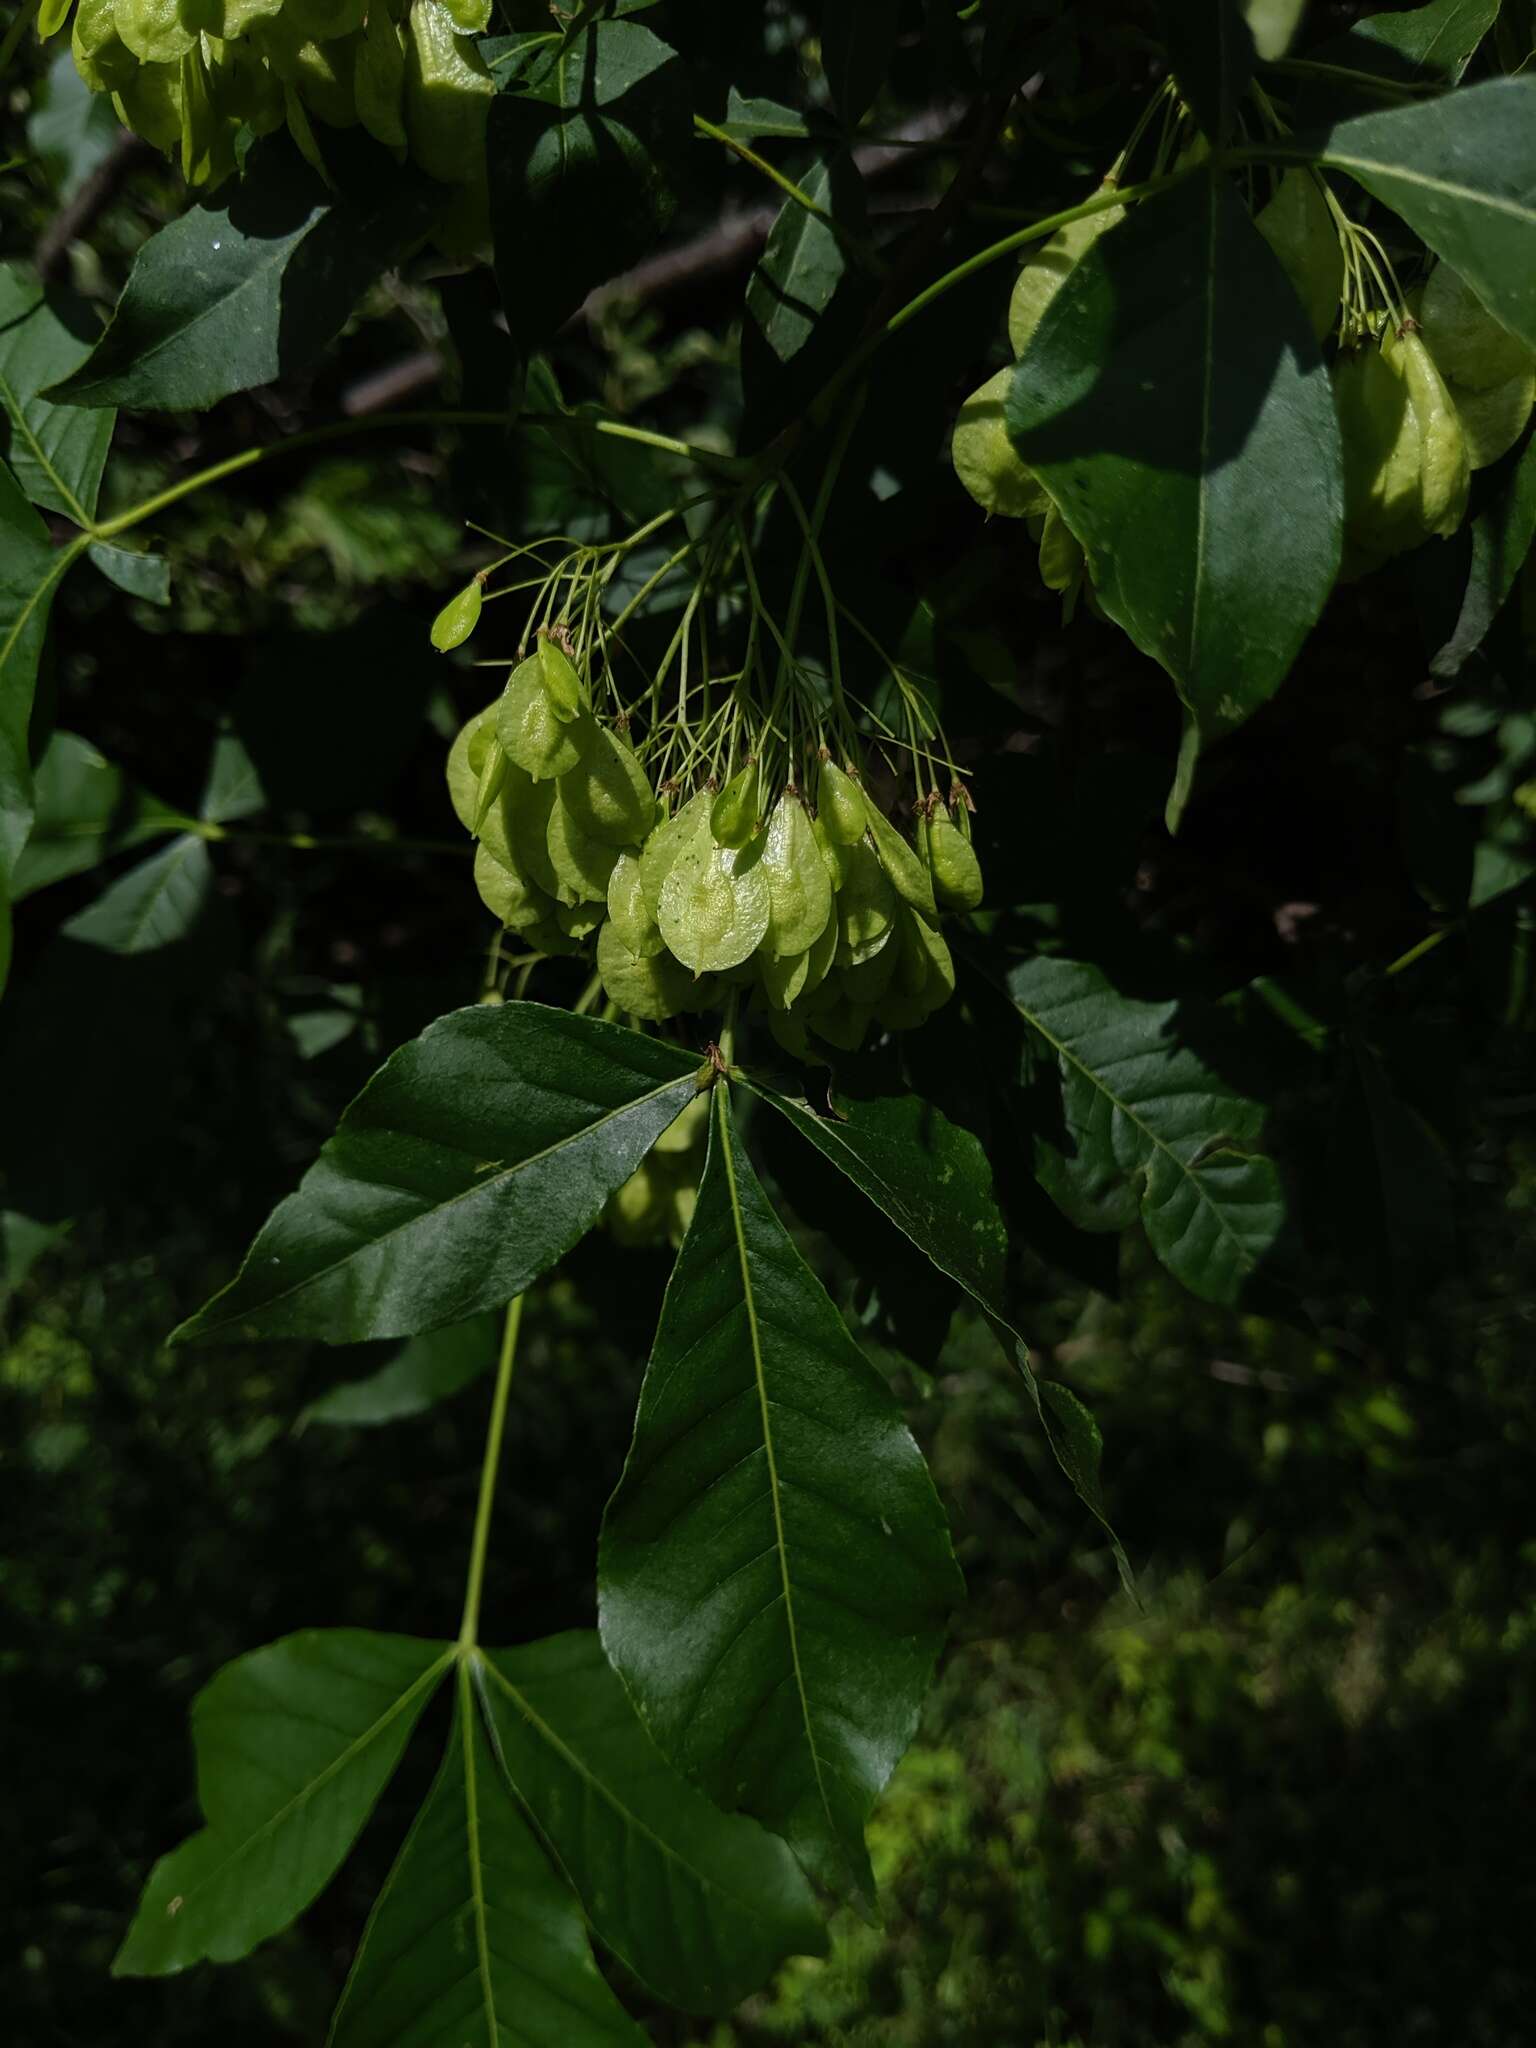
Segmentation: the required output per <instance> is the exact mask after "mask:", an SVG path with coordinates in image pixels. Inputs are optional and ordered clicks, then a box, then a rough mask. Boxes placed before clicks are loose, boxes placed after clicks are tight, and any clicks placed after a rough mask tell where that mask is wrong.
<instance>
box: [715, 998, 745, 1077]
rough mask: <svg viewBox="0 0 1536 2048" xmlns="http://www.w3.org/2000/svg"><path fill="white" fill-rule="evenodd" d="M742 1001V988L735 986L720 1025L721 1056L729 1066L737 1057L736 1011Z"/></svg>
mask: <svg viewBox="0 0 1536 2048" xmlns="http://www.w3.org/2000/svg"><path fill="white" fill-rule="evenodd" d="M740 1003H741V991H740V989H736V988H733V989H732V990H731V993H730V996H729V998H728V999H727V1001H726V1005H725V1019H724V1021H723V1023H722V1024H721V1026H720V1057H721V1059H723V1060H724V1061H725V1064H726V1066H727V1067H729V1066H730V1065H731V1064H732V1062H733V1061H734V1060H735V1058H736V1011H737V1009H738V1008H739V1006H740Z"/></svg>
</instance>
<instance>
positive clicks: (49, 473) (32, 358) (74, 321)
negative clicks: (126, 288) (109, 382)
mask: <svg viewBox="0 0 1536 2048" xmlns="http://www.w3.org/2000/svg"><path fill="white" fill-rule="evenodd" d="M61 313H67V314H68V316H69V321H70V324H69V325H68V326H66V325H65V322H64V320H63V319H62V318H61V317H60V314H61ZM95 334H96V321H95V318H94V316H93V315H92V314H91V313H90V311H89V309H88V308H86V307H84V306H81V305H79V304H78V303H77V302H75V301H73V300H70V299H68V298H66V297H64V296H63V295H59V294H55V295H53V297H52V298H51V299H50V298H45V297H44V294H43V288H42V286H41V285H40V284H38V283H36V282H35V281H34V280H33V279H32V278H29V277H27V276H26V275H25V274H24V273H23V272H22V271H20V270H18V269H17V267H16V266H15V265H14V264H12V263H6V264H0V405H3V406H4V408H5V412H6V416H7V418H8V419H9V421H10V435H11V445H10V461H11V469H12V471H13V473H14V475H15V478H16V481H17V483H19V484H20V485H21V488H22V489H23V490H24V491H25V492H26V494H27V496H28V497H29V498H30V499H31V500H32V502H33V504H34V505H41V506H43V507H44V509H45V510H47V511H49V512H59V513H62V514H63V516H64V517H65V518H66V519H72V520H73V521H74V522H75V524H76V525H77V526H88V525H89V524H90V522H91V521H92V519H94V518H95V516H96V494H97V492H98V490H99V489H100V486H101V473H102V470H103V469H104V468H105V467H106V461H107V449H108V447H109V445H110V443H111V440H112V428H113V424H114V415H113V414H112V413H110V412H98V413H88V412H81V411H80V410H79V409H78V408H77V407H75V406H69V405H54V404H52V403H51V402H50V401H49V400H48V399H46V398H41V397H39V395H38V394H39V392H41V391H42V389H43V387H44V386H45V385H48V384H53V383H56V382H57V381H58V380H59V379H60V378H61V377H67V376H68V375H69V373H70V371H71V370H73V369H74V368H75V367H76V365H77V364H79V363H81V362H83V361H84V359H85V358H86V356H88V355H89V354H90V352H91V343H92V341H93V340H94V339H95Z"/></svg>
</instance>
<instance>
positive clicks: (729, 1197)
mask: <svg viewBox="0 0 1536 2048" xmlns="http://www.w3.org/2000/svg"><path fill="white" fill-rule="evenodd" d="M960 1590H961V1587H960V1576H959V1572H958V1569H957V1567H956V1565H955V1561H954V1557H953V1554H952V1552H951V1549H950V1543H949V1532H948V1529H947V1528H946V1526H945V1520H944V1511H943V1509H942V1507H941V1506H940V1504H939V1500H938V1496H937V1495H936V1493H935V1492H934V1488H933V1482H932V1480H931V1479H930V1477H929V1475H928V1470H927V1467H926V1466H925V1465H924V1463H923V1458H922V1454H921V1452H920V1451H919V1450H918V1448H917V1446H916V1444H915V1443H914V1442H913V1441H912V1438H911V1436H910V1435H909V1434H908V1432H907V1428H906V1425H905V1424H904V1422H903V1421H902V1418H901V1415H900V1412H899V1410H898V1409H897V1406H896V1403H895V1401H894V1400H893V1399H892V1397H891V1394H890V1392H889V1390H888V1389H887V1387H886V1386H885V1384H884V1383H883V1381H882V1380H881V1379H880V1377H879V1375H878V1374H877V1373H876V1372H875V1370H874V1368H873V1367H872V1366H871V1365H870V1364H869V1363H868V1361H867V1360H866V1359H865V1357H864V1355H863V1353H862V1352H861V1351H860V1350H859V1348H858V1346H857V1345H856V1344H855V1343H854V1342H853V1339H852V1338H851V1337H850V1336H849V1334H848V1332H847V1330H846V1329H845V1327H844V1325H843V1322H842V1318H841V1317H840V1316H839V1315H838V1313H837V1310H836V1309H835V1308H834V1307H833V1305H832V1303H831V1301H830V1300H829V1299H828V1297H827V1294H826V1292H825V1290H824V1289H823V1287H822V1286H821V1283H820V1282H819V1281H818V1280H817V1279H816V1277H815V1275H814V1274H813V1273H812V1272H811V1270H810V1268H809V1267H808V1266H807V1265H806V1264H805V1262H804V1260H803V1259H802V1258H801V1257H800V1255H799V1253H798V1252H797V1251H796V1250H795V1247H794V1245H793V1243H792V1242H791V1240H790V1238H789V1235H788V1233H787V1232H786V1231H785V1229H784V1226H783V1225H782V1224H781V1223H780V1222H779V1220H778V1218H777V1216H775V1214H774V1213H773V1210H772V1209H771V1207H770V1206H769V1204H768V1200H767V1198H766V1196H765V1195H764V1193H763V1190H762V1188H761V1186H760V1185H759V1183H758V1181H757V1178H756V1176H755V1174H754V1173H753V1172H752V1169H751V1167H750V1165H749V1164H748V1162H747V1160H746V1158H745V1156H744V1155H743V1153H742V1151H741V1147H740V1142H739V1140H738V1138H737V1135H736V1131H735V1127H734V1125H733V1123H732V1120H731V1115H730V1110H729V1106H728V1104H727V1102H726V1100H725V1098H724V1095H723V1094H721V1095H719V1097H718V1099H717V1100H716V1102H715V1103H714V1105H713V1115H712V1119H711V1127H710V1145H709V1155H708V1159H707V1161H706V1163H705V1168H704V1176H703V1180H702V1182H701V1184H700V1187H699V1195H698V1206H697V1208H696V1210H695V1212H694V1217H693V1222H692V1224H691V1226H690V1228H689V1231H688V1235H687V1237H686V1238H685V1239H684V1241H683V1248H682V1250H681V1252H680V1253H679V1254H678V1259H677V1265H676V1267H675V1269H674V1271H673V1274H672V1279H671V1282H670V1284H669V1286H668V1289H667V1295H666V1301H665V1304H664V1306H663V1308H662V1315H661V1322H660V1325H659V1327H658V1329H657V1332H656V1342H655V1347H654V1349H653V1351H652V1353H651V1361H650V1365H649V1367H648V1368H647V1371H646V1377H645V1383H644V1386H643V1387H642V1389H641V1394H640V1407H639V1413H638V1415H637V1417H636V1422H635V1438H634V1443H633V1445H632V1446H631V1449H630V1454H629V1459H628V1462H627V1463H626V1465H625V1468H624V1475H623V1477H622V1479H621V1480H620V1482H619V1485H618V1488H617V1490H616V1492H615V1493H614V1496H613V1499H612V1500H611V1501H610V1502H609V1504H608V1512H607V1516H606V1519H605V1522H604V1527H603V1539H602V1546H601V1551H600V1555H599V1608H600V1615H601V1624H602V1632H603V1646H604V1648H605V1649H606V1650H607V1652H608V1655H609V1658H610V1660H611V1661H612V1662H613V1664H614V1666H615V1668H616V1669H617V1670H618V1671H619V1673H620V1675H621V1676H622V1677H623V1679H624V1682H625V1684H626V1685H627V1686H628V1688H629V1691H630V1694H631V1697H632V1698H633V1699H634V1701H635V1704H636V1706H637V1707H638V1708H639V1710H640V1715H641V1718H642V1720H643V1721H644V1722H645V1725H646V1727H647V1729H648V1730H649V1732H650V1734H651V1735H652V1737H653V1738H654V1740H655V1742H656V1744H657V1746H658V1747H659V1748H660V1749H661V1751H662V1753H663V1754H664V1755H665V1756H666V1757H668V1758H669V1759H670V1760H671V1762H673V1763H674V1764H676V1765H677V1766H678V1768H679V1769H681V1770H683V1771H685V1772H686V1773H687V1774H688V1775H689V1776H691V1777H693V1778H695V1779H697V1780H698V1782H699V1783H700V1784H701V1785H702V1786H703V1787H704V1789H705V1791H706V1792H708V1793H709V1795H710V1797H711V1798H712V1799H714V1801H715V1802H716V1804H717V1805H720V1806H724V1807H728V1808H733V1807H739V1808H741V1809H743V1810H744V1811H746V1812H748V1813H751V1814H753V1815H755V1816H756V1818H757V1819H759V1820H761V1821H762V1822H764V1823H765V1825H767V1826H768V1827H771V1828H773V1829H774V1830H775V1832H776V1833H779V1834H782V1835H783V1836H784V1837H785V1838H786V1840H787V1841H788V1842H789V1844H790V1846H791V1848H793V1849H794V1851H795V1853H796V1854H797V1855H798V1856H799V1858H800V1860H801V1861H802V1863H804V1864H805V1865H806V1867H807V1868H808V1869H809V1870H810V1871H811V1873H812V1874H813V1875H814V1876H816V1877H817V1878H819V1879H821V1880H822V1881H823V1882H824V1883H826V1884H827V1885H829V1886H830V1887H832V1888H834V1889H836V1890H838V1891H841V1892H847V1891H849V1890H852V1891H853V1892H855V1893H857V1894H861V1895H862V1896H864V1897H865V1898H866V1899H867V1898H870V1897H872V1895H873V1880H872V1878H871V1875H870V1868H869V1859H868V1855H867V1852H866V1850H865V1846H864V1824H865V1821H866V1820H867V1819H868V1816H869V1812H870V1809H871V1807H872V1806H873V1804H874V1802H875V1799H876V1797H877V1795H878V1794H879V1792H880V1790H881V1788H882V1787H883V1786H884V1784H885V1782H886V1780H887V1779H888V1778H889V1776H890V1774H891V1772H892V1770H893V1769H894V1768H895V1766H896V1763H897V1760H898V1759H899V1757H900V1756H901V1753H902V1751H903V1750H904V1749H905V1747H906V1745H907V1743H908V1742H909V1741H910V1740H911V1737H912V1732H913V1729H914V1727H915V1726H916V1720H917V1713H918V1708H919V1706H920V1705H921V1702H922V1698H923V1695H924V1692H925V1691H926V1689H927V1685H928V1681H929V1678H930V1676H931V1673H932V1670H933V1662H934V1658H935V1656H936V1655H937V1653H938V1649H939V1645H940V1642H941V1641H942V1638H943V1631H944V1622H945V1616H946V1614H947V1612H948V1610H949V1608H950V1607H951V1605H952V1604H953V1603H954V1601H955V1599H956V1598H957V1597H958V1595H959V1593H960Z"/></svg>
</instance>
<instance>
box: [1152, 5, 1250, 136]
mask: <svg viewBox="0 0 1536 2048" xmlns="http://www.w3.org/2000/svg"><path fill="white" fill-rule="evenodd" d="M1162 13H1163V32H1164V34H1165V35H1166V37H1167V39H1168V54H1169V57H1170V59H1171V60H1172V64H1173V73H1174V77H1175V78H1176V79H1177V80H1178V85H1179V91H1180V92H1181V93H1182V94H1183V96H1184V99H1185V101H1186V102H1187V103H1188V105H1189V108H1190V110H1191V111H1192V113H1193V114H1194V117H1195V119H1196V120H1197V121H1198V122H1199V124H1200V127H1201V129H1202V131H1203V132H1204V133H1205V134H1206V135H1208V136H1209V137H1210V138H1211V140H1212V141H1213V142H1224V141H1226V139H1227V138H1228V137H1229V136H1230V134H1231V132H1232V129H1233V126H1234V123H1235V122H1236V119H1237V108H1238V103H1239V101H1240V100H1241V99H1242V96H1243V94H1244V93H1245V92H1246V91H1247V89H1248V81H1249V79H1250V78H1251V77H1252V76H1253V60H1254V54H1255V53H1254V32H1253V28H1252V26H1251V24H1250V21H1249V18H1248V11H1247V9H1246V8H1245V7H1244V6H1242V5H1241V4H1240V0H1166V4H1165V5H1164V7H1163V9H1162Z"/></svg>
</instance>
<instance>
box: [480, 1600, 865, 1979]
mask: <svg viewBox="0 0 1536 2048" xmlns="http://www.w3.org/2000/svg"><path fill="white" fill-rule="evenodd" d="M480 1681H481V1696H482V1699H483V1702H484V1705H485V1710H486V1713H487V1715H488V1716H489V1719H490V1727H491V1735H492V1740H493V1741H494V1743H495V1746H496V1751H497V1754H498V1756H499V1757H500V1759H501V1762H502V1766H503V1768H504V1769H505V1771H506V1773H507V1776H508V1778H509V1779H510V1781H511V1784H512V1787H513V1789H514V1790H515V1791H516V1793H517V1795H518V1797H519V1798H520V1799H521V1800H522V1802H523V1804H524V1805H525V1806H526V1807H527V1808H528V1810H529V1812H530V1813H531V1814H532V1816H533V1818H534V1820H535V1822H536V1823H537V1824H538V1827H539V1830H540V1832H541V1833H542V1835H543V1837H544V1839H545V1841H546V1842H547V1843H548V1845H549V1848H550V1851H551V1853H552V1854H553V1856H554V1858H555V1861H556V1863H557V1864H558V1865H559V1867H560V1868H561V1869H562V1870H563V1871H564V1873H565V1875H566V1876H567V1877H568V1878H569V1880H570V1882H571V1883H572V1885H574V1886H575V1888H576V1891H577V1893H578V1895H579V1896H580V1899H581V1902H582V1905H583V1906H584V1907H585V1908H586V1911H587V1915H588V1918H589V1919H590V1920H591V1923H592V1926H593V1928H594V1929H595V1930H596V1933H597V1935H598V1937H599V1939H600V1940H601V1941H602V1942H603V1943H604V1944H605V1945H606V1946H607V1947H608V1948H610V1949H612V1950H613V1952H614V1954H615V1955H616V1956H618V1957H619V1958H620V1959H621V1960H622V1961H623V1963H624V1965H625V1967H626V1968H627V1969H629V1970H631V1971H632V1972H633V1973H634V1975H635V1976H636V1977H638V1978H639V1979H640V1981H641V1982H642V1983H643V1984H645V1985H646V1986H647V1987H648V1988H649V1989H650V1990H651V1991H653V1992H654V1993H655V1994H656V1996H657V1997H658V1998H663V1999H665V2000H667V2002H668V2003H669V2004H672V2005H677V2006H681V2007H682V2008H683V2009H684V2010H685V2011H687V2012H698V2013H725V2012H729V2011H730V2009H731V2008H732V2006H734V2005H736V2004H737V2003H738V2002H739V2001H740V2000H741V1999H743V1998H745V1997H746V1996H747V1994H748V1993H749V1992H751V1991H755V1990H757V1989H758V1988H759V1987H760V1986H761V1985H762V1984H764V1983H765V1982H766V1981H767V1979H768V1978H769V1977H770V1976H771V1975H772V1973H773V1972H774V1970H775V1969H777V1968H778V1966H779V1964H780V1963H781V1962H783V1960H784V1958H785V1957H786V1956H788V1955H792V1954H801V1955H821V1954H824V1953H825V1950H826V1933H825V1930H824V1928H823V1926H822V1923H821V1917H820V1915H819V1914H818V1912H817V1910H816V1904H815V1901H814V1899H813V1898H812V1896H811V1892H810V1888H809V1887H808V1886H807V1884H806V1882H805V1879H804V1877H803V1876H802V1875H801V1873H800V1870H799V1868H798V1866H797V1865H796V1863H795V1860H794V1858H793V1857H792V1856H791V1855H790V1853H789V1851H788V1850H787V1849H786V1848H785V1846H784V1844H783V1843H782V1842H781V1841H779V1840H778V1839H777V1837H776V1836H774V1835H771V1834H768V1833H766V1832H765V1831H764V1830H763V1829H762V1828H760V1827H758V1826H757V1825H756V1823H755V1822H753V1821H750V1820H747V1819H746V1818H745V1817H744V1816H742V1815H741V1814H727V1813H722V1812H721V1811H720V1810H719V1808H718V1807H715V1806H711V1805H710V1803H709V1801H708V1800H707V1799H705V1798H704V1797H703V1795H702V1794H701V1793H699V1792H697V1791H695V1790H694V1788H693V1787H692V1786H691V1785H689V1784H687V1783H686V1782H685V1781H684V1780H683V1779H681V1778H680V1777H679V1776H678V1775H677V1773H676V1771H674V1770H673V1768H672V1766H671V1765H670V1764H669V1763H667V1762H666V1760H665V1759H664V1758H663V1757H662V1755H661V1754H660V1752H659V1751H658V1750H657V1748H656V1746H655V1744H654V1743H653V1742H652V1741H651V1739H650V1737H649V1736H648V1735H647V1734H646V1732H645V1729H644V1728H643V1727H642V1725H641V1723H640V1722H639V1720H638V1719H637V1718H636V1715H635V1709H634V1707H633V1706H631V1704H630V1702H629V1699H628V1697H627V1695H626V1694H625V1691H624V1687H623V1686H622V1685H621V1684H620V1682H619V1680H618V1678H617V1677H616V1676H615V1675H614V1672H613V1669H612V1667H611V1666H610V1665H609V1663H608V1661H607V1659H606V1658H605V1657H604V1655H603V1652H602V1646H601V1644H600V1643H599V1642H598V1639H597V1637H596V1636H595V1635H594V1634H592V1633H591V1632H590V1631H588V1630H581V1631H575V1632H573V1633H571V1634H569V1635H560V1636H552V1637H550V1638H549V1639H548V1640H547V1641H545V1642H541V1643H528V1644H525V1645H524V1646H523V1647H522V1648H520V1649H516V1650H499V1651H495V1652H493V1653H491V1654H490V1655H489V1656H488V1658H487V1659H486V1662H485V1664H484V1665H483V1666H482V1668H481V1674H480Z"/></svg>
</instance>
